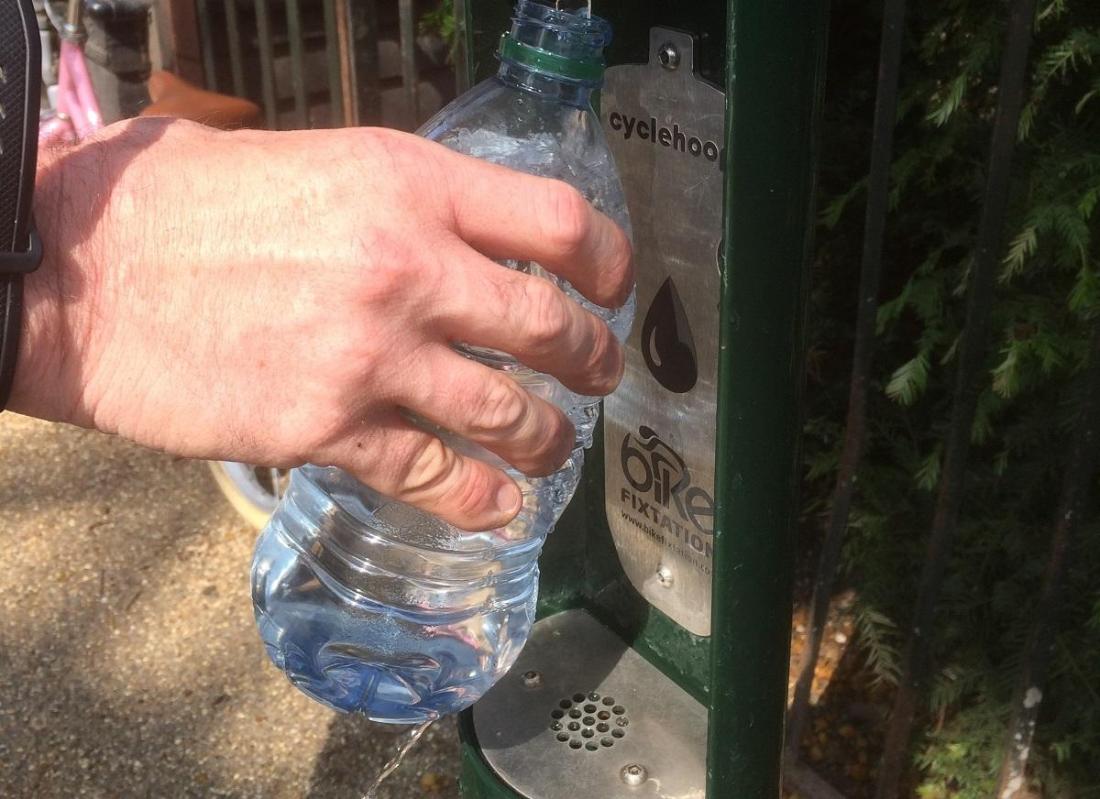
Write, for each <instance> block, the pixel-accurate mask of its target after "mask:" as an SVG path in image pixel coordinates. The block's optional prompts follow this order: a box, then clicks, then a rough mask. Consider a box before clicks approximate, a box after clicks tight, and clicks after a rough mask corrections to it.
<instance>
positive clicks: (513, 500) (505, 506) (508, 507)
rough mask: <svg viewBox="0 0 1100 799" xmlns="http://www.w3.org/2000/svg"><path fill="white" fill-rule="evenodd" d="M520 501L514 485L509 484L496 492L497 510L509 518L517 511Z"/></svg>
mask: <svg viewBox="0 0 1100 799" xmlns="http://www.w3.org/2000/svg"><path fill="white" fill-rule="evenodd" d="M522 499H523V498H522V497H521V496H520V493H519V489H518V488H517V487H516V484H515V483H511V482H510V483H508V484H507V485H503V486H501V487H500V488H499V489H498V490H497V509H498V510H499V511H500V512H501V513H506V514H508V516H509V517H511V516H514V515H515V514H516V513H517V512H518V511H519V504H520V501H521V500H522Z"/></svg>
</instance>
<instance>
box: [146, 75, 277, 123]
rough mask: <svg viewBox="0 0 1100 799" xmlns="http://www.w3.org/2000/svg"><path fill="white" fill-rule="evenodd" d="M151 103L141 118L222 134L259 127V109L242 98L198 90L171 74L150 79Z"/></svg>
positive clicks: (153, 76)
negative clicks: (197, 126) (176, 122)
mask: <svg viewBox="0 0 1100 799" xmlns="http://www.w3.org/2000/svg"><path fill="white" fill-rule="evenodd" d="M149 99H150V100H152V103H151V104H150V105H149V106H147V107H146V108H144V109H142V111H141V115H142V116H145V117H148V116H156V117H178V118H180V119H190V120H192V121H194V122H201V123H203V124H204V125H210V126H211V127H215V128H222V129H224V130H235V129H236V128H258V127H260V107H259V106H258V105H256V104H255V103H253V102H251V101H249V100H245V99H243V98H241V97H231V96H229V95H227V94H217V93H215V92H208V91H206V90H205V89H200V88H199V87H198V86H193V85H192V84H190V83H188V82H187V81H185V80H184V79H183V78H181V77H179V76H178V75H175V74H174V73H172V72H165V71H157V72H154V73H153V74H152V75H150V76H149Z"/></svg>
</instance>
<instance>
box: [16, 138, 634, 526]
mask: <svg viewBox="0 0 1100 799" xmlns="http://www.w3.org/2000/svg"><path fill="white" fill-rule="evenodd" d="M532 209H538V213H532V212H531V211H532ZM35 210H36V218H37V222H38V227H39V230H40V232H41V234H42V239H43V241H44V247H45V259H44V262H43V266H42V267H41V268H40V269H39V271H38V272H36V273H34V274H33V275H31V276H30V277H29V278H28V280H27V283H26V296H25V300H24V302H25V318H24V332H23V343H22V347H21V352H20V357H19V362H18V366H17V369H16V379H15V386H14V389H13V395H12V398H11V402H10V403H9V406H10V407H11V408H12V409H13V410H16V411H19V412H22V413H27V414H30V415H35V416H40V417H43V418H49V419H54V420H60V421H66V422H71V423H74V424H78V425H82V426H86V427H95V428H98V429H100V430H103V431H106V432H111V433H117V434H120V435H123V436H125V437H127V438H130V439H132V440H134V441H137V442H139V443H141V444H144V445H147V446H151V447H155V448H158V449H162V450H165V451H168V452H172V453H176V454H179V455H184V456H188V457H195V458H207V459H219V460H236V461H244V462H249V463H263V464H265V465H271V466H279V467H294V466H298V465H301V464H303V463H307V462H309V463H315V464H319V465H332V466H338V467H340V468H342V469H345V470H346V471H348V472H350V473H352V474H353V475H354V476H356V477H357V478H358V479H360V480H361V481H363V482H365V483H368V484H370V485H371V486H373V487H374V488H376V489H377V490H379V491H381V492H383V493H385V494H388V495H390V496H392V497H394V498H396V499H399V500H402V501H405V502H409V503H411V504H414V505H417V506H419V507H421V508H423V509H424V510H426V511H428V512H430V513H433V514H435V515H438V516H440V517H441V518H443V519H445V520H447V521H449V522H451V523H453V524H456V525H458V526H460V527H463V528H467V529H487V528H490V527H494V526H499V525H502V524H504V523H506V522H507V521H508V520H510V519H511V518H512V517H513V516H514V515H515V514H516V512H517V511H518V510H519V506H520V495H519V491H518V489H517V487H516V485H515V484H514V483H513V481H512V480H511V479H510V478H509V477H508V476H507V475H506V474H504V473H503V472H501V471H499V470H497V469H494V468H492V467H490V466H488V465H486V464H485V463H482V462H480V461H478V460H475V459H471V458H467V457H463V456H461V455H459V454H457V453H455V452H454V451H453V450H451V449H450V448H448V447H447V446H446V445H444V444H443V443H442V442H441V441H440V440H439V439H438V438H437V437H435V436H434V435H432V434H430V433H428V432H426V431H424V430H422V429H420V428H418V427H415V426H413V425H412V424H410V423H409V422H408V421H407V420H406V417H405V415H404V412H405V411H408V412H411V413H413V414H415V415H417V416H419V417H421V418H424V419H426V420H428V421H430V422H433V423H435V424H438V425H440V426H442V427H445V428H447V429H449V430H451V431H453V432H455V433H457V434H458V435H460V436H462V437H464V438H467V439H469V440H471V441H474V442H476V443H478V444H480V445H482V446H484V447H486V448H487V449H489V450H490V451H492V452H494V453H496V454H497V455H499V456H500V457H501V458H502V459H504V460H505V461H507V462H508V463H510V464H512V465H513V466H515V467H516V468H517V469H519V470H521V471H523V472H524V473H527V474H529V475H535V476H537V475H543V474H548V473H550V472H552V471H553V470H554V469H555V468H557V467H558V466H559V465H560V464H561V463H562V462H563V461H564V460H565V458H566V457H567V456H568V454H569V452H570V450H571V448H572V446H573V429H572V425H571V424H570V422H569V421H568V419H566V418H565V416H564V415H563V414H562V413H561V412H560V411H559V410H558V409H557V408H555V407H554V406H552V405H550V404H549V403H547V402H545V401H543V400H541V399H538V398H536V397H534V396H532V395H530V394H529V393H527V392H526V391H524V390H523V389H521V388H520V387H519V386H518V385H517V384H516V383H514V382H513V381H512V380H510V379H509V378H507V377H506V376H505V375H504V374H502V373H500V372H497V371H494V370H492V369H490V368H488V367H485V366H482V365H481V364H478V363H475V362H473V361H471V360H469V359H467V358H464V357H462V356H461V355H459V354H457V353H456V352H454V351H453V349H452V346H451V345H452V343H454V342H456V341H462V342H466V343H469V344H473V345H477V346H484V347H493V348H497V349H501V350H504V351H507V352H509V353H511V354H512V355H514V356H515V357H516V358H518V359H519V360H520V361H522V362H523V363H525V364H527V365H528V366H530V367H531V368H533V369H537V370H539V371H543V372H548V373H550V374H552V375H554V376H555V377H557V378H558V379H559V380H560V381H561V382H562V383H563V384H565V385H566V386H567V387H568V388H570V389H572V390H574V391H576V392H578V393H583V394H606V393H608V392H610V391H611V390H612V389H613V388H614V387H615V385H616V384H617V383H618V381H619V379H620V377H621V374H622V369H623V353H622V350H621V347H620V346H619V344H618V342H617V341H615V339H614V337H613V336H612V335H611V333H610V331H609V330H608V328H607V327H606V326H605V325H604V324H603V323H602V322H601V321H600V320H599V319H597V318H596V317H595V316H594V315H592V314H589V313H588V312H586V311H584V310H583V309H582V308H581V307H580V306H579V305H577V304H575V303H573V302H571V301H570V300H568V299H567V298H566V296H565V295H564V294H563V293H562V292H561V291H559V290H558V289H557V288H555V287H554V286H553V285H552V284H551V283H550V282H549V281H547V280H543V279H541V278H537V277H531V276H528V275H524V274H521V273H518V272H514V271H511V270H508V269H506V268H503V267H501V266H500V265H498V264H496V263H494V262H493V261H491V260H490V258H516V259H522V260H528V259H529V260H535V261H538V262H539V263H540V264H542V265H543V266H545V267H546V268H547V269H549V270H551V271H553V272H555V273H556V274H558V275H560V276H561V277H563V278H565V279H567V280H568V281H569V282H570V283H572V284H573V285H574V286H575V287H576V288H577V289H578V291H580V292H581V293H583V294H584V295H585V296H587V297H588V298H589V299H591V300H592V301H593V302H595V303H597V304H600V305H604V306H608V307H615V306H617V305H619V304H621V303H622V302H623V301H624V300H625V299H626V297H627V296H628V294H629V291H630V288H631V286H632V275H631V267H630V247H629V243H628V241H627V239H626V236H625V235H624V234H623V233H622V231H621V230H619V228H618V227H616V226H615V225H614V224H613V223H612V222H611V221H610V220H608V219H607V218H606V217H604V216H603V215H601V214H599V213H597V212H596V211H594V210H593V209H592V208H591V207H590V206H589V205H588V204H587V203H585V202H584V201H583V199H582V198H581V197H580V195H579V194H578V193H577V192H576V191H574V190H573V189H571V188H569V187H567V186H566V185H565V184H562V183H559V182H556V181H551V180H547V179H544V178H536V177H531V176H527V175H521V174H519V173H514V172H511V171H509V170H506V169H503V168H500V167H496V166H492V165H489V164H486V163H483V162H480V161H476V160H474V159H471V158H468V157H466V156H462V155H458V154H456V153H453V152H451V151H449V150H447V149H445V148H444V147H442V146H439V145H436V144H432V143H430V142H427V141H424V140H422V139H419V138H416V137H414V136H410V135H407V134H401V133H396V132H392V131H386V130H381V129H358V130H329V131H302V132H295V133H267V132H259V131H240V132H236V133H223V132H218V131H214V130H212V129H209V128H205V127H202V126H200V125H195V124H192V123H187V122H180V121H170V120H165V119H139V120H131V121H129V122H126V123H121V124H119V125H114V126H111V127H110V128H107V129H105V130H104V131H102V132H101V133H100V134H98V135H97V136H95V137H93V138H91V139H88V140H86V141H85V142H83V143H81V144H79V145H77V146H75V147H73V148H71V149H68V150H64V151H57V152H48V153H44V154H43V155H42V157H41V158H40V164H39V176H38V181H37V189H36V199H35Z"/></svg>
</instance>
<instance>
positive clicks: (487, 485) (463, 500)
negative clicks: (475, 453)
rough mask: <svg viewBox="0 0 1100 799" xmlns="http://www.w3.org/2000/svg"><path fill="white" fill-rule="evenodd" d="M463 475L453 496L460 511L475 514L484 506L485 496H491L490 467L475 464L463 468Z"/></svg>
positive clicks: (470, 514)
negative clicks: (475, 465) (480, 466)
mask: <svg viewBox="0 0 1100 799" xmlns="http://www.w3.org/2000/svg"><path fill="white" fill-rule="evenodd" d="M462 477H463V479H462V480H461V481H460V482H459V484H458V485H457V486H456V487H455V490H454V492H453V495H452V498H453V500H454V503H455V507H456V508H457V509H458V511H459V513H462V514H465V515H469V516H473V515H475V514H477V513H478V512H480V511H481V510H482V509H483V508H484V506H485V498H486V497H488V496H491V492H492V490H493V485H492V478H491V477H490V472H489V470H488V469H479V468H476V467H474V466H473V464H470V465H468V466H467V468H466V469H464V470H463V475H462Z"/></svg>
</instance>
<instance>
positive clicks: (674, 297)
mask: <svg viewBox="0 0 1100 799" xmlns="http://www.w3.org/2000/svg"><path fill="white" fill-rule="evenodd" d="M641 343H642V357H643V358H644V359H645V363H646V366H648V367H649V371H650V372H651V373H652V374H653V376H654V377H655V378H657V382H658V383H660V384H661V385H662V386H664V387H665V388H667V389H668V390H669V391H672V392H674V393H676V394H686V393H687V392H688V391H691V389H692V388H694V387H695V383H696V381H697V380H698V379H699V368H698V360H697V358H696V355H695V340H694V338H693V337H692V335H691V325H690V324H688V318H687V314H686V313H685V312H684V304H683V302H681V301H680V294H679V292H678V291H677V290H676V284H675V283H673V282H672V278H671V277H669V278H668V279H666V280H665V282H664V283H663V284H662V285H661V288H659V289H658V290H657V293H656V294H655V295H654V297H653V302H652V303H651V304H650V306H649V310H648V311H647V312H646V315H645V320H644V321H643V322H642V342H641Z"/></svg>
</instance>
